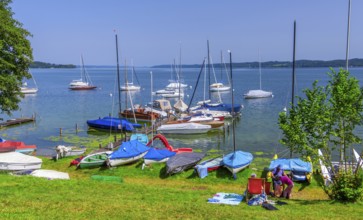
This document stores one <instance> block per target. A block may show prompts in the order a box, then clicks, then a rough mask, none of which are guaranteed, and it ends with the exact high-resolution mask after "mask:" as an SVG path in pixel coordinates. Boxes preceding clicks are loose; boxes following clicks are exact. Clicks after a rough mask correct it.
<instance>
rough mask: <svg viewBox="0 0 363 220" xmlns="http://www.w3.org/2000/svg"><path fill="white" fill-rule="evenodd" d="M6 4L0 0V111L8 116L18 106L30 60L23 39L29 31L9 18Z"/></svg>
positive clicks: (29, 51) (29, 76) (30, 57)
mask: <svg viewBox="0 0 363 220" xmlns="http://www.w3.org/2000/svg"><path fill="white" fill-rule="evenodd" d="M10 3H11V0H0V21H1V22H0V111H1V113H6V114H8V115H11V112H12V111H14V110H18V109H19V105H18V104H19V102H20V100H21V98H22V97H23V95H22V94H21V93H20V87H21V84H22V80H23V78H31V74H30V73H29V65H30V64H31V63H32V62H33V55H32V48H31V45H30V41H29V40H28V39H27V37H30V36H31V34H30V33H29V32H28V31H27V30H25V29H23V28H22V24H21V23H20V22H18V21H16V20H15V19H14V18H13V12H12V11H11V7H10V6H9V4H10Z"/></svg>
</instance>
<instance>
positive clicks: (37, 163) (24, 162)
mask: <svg viewBox="0 0 363 220" xmlns="http://www.w3.org/2000/svg"><path fill="white" fill-rule="evenodd" d="M42 162H43V161H42V159H39V158H37V157H33V156H29V155H25V154H22V153H19V152H6V153H0V170H5V171H17V170H35V169H40V168H41V166H42Z"/></svg>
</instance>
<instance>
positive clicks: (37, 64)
mask: <svg viewBox="0 0 363 220" xmlns="http://www.w3.org/2000/svg"><path fill="white" fill-rule="evenodd" d="M76 67H77V66H76V65H73V64H53V63H44V62H39V61H34V62H33V63H32V64H30V68H76Z"/></svg>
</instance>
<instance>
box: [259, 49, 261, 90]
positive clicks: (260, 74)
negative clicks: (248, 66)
mask: <svg viewBox="0 0 363 220" xmlns="http://www.w3.org/2000/svg"><path fill="white" fill-rule="evenodd" d="M258 68H259V70H260V90H262V80H261V55H260V49H258Z"/></svg>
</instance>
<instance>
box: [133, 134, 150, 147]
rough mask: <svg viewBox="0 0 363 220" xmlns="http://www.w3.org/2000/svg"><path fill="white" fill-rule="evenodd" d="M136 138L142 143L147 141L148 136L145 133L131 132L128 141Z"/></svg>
mask: <svg viewBox="0 0 363 220" xmlns="http://www.w3.org/2000/svg"><path fill="white" fill-rule="evenodd" d="M133 140H137V141H140V142H141V143H143V144H147V143H148V142H149V138H148V136H147V135H146V134H139V133H138V134H132V135H131V137H130V141H133Z"/></svg>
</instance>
